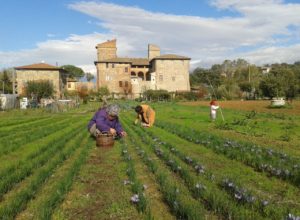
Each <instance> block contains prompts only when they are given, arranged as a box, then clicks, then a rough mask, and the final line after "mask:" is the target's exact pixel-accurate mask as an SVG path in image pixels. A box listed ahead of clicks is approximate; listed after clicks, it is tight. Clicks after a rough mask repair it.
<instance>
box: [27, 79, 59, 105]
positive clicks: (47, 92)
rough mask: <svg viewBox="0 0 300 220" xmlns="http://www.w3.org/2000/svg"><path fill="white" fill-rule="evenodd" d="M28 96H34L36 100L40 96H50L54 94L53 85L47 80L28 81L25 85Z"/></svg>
mask: <svg viewBox="0 0 300 220" xmlns="http://www.w3.org/2000/svg"><path fill="white" fill-rule="evenodd" d="M25 91H26V95H27V96H28V97H36V98H37V100H38V102H39V101H40V99H41V98H50V97H52V96H53V94H54V92H55V91H54V86H53V84H52V83H51V82H50V81H49V80H41V81H29V82H27V85H26V86H25Z"/></svg>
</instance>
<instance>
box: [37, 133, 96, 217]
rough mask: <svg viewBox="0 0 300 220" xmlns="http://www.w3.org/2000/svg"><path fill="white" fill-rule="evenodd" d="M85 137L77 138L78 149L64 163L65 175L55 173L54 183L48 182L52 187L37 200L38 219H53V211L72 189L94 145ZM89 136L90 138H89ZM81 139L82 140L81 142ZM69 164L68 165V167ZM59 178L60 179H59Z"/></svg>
mask: <svg viewBox="0 0 300 220" xmlns="http://www.w3.org/2000/svg"><path fill="white" fill-rule="evenodd" d="M84 136H85V137H81V139H79V140H77V143H78V149H76V152H75V153H74V154H73V155H72V156H71V157H70V158H69V160H68V161H65V162H64V163H63V166H62V169H63V170H66V171H63V175H62V174H61V175H59V176H58V177H56V176H57V175H58V174H56V173H55V174H54V180H53V182H54V184H52V185H51V183H49V184H48V183H47V186H48V185H51V186H48V187H49V188H50V189H49V190H48V191H47V193H45V192H44V191H43V195H42V199H41V200H37V201H35V204H36V210H35V213H34V214H33V215H34V216H36V217H37V218H38V219H45V220H46V219H49V220H50V219H52V214H53V211H54V209H55V208H56V207H58V206H59V204H60V203H61V202H62V201H63V200H64V198H65V196H66V194H67V193H68V191H69V190H70V189H71V186H72V184H73V181H74V178H75V176H76V175H77V174H78V172H79V170H80V168H81V166H82V165H83V164H84V163H85V161H86V158H87V156H88V153H89V151H90V149H91V147H92V146H93V144H94V143H93V142H91V139H90V138H89V137H88V136H87V135H86V134H85V135H84ZM88 138H89V140H88ZM80 140H82V141H81V142H80ZM66 166H67V167H66ZM57 178H59V179H57ZM45 194H46V195H45Z"/></svg>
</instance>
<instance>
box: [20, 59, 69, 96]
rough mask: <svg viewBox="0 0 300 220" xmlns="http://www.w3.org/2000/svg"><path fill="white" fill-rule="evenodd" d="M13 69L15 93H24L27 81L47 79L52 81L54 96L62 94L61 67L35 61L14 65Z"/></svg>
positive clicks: (62, 71)
mask: <svg viewBox="0 0 300 220" xmlns="http://www.w3.org/2000/svg"><path fill="white" fill-rule="evenodd" d="M15 70H16V75H15V88H16V92H17V94H19V95H25V87H26V83H27V82H28V81H41V80H49V81H50V82H52V83H53V87H54V91H55V98H60V97H61V96H62V92H63V88H64V84H63V73H64V70H63V69H61V68H59V67H56V66H51V65H49V64H46V63H37V64H32V65H27V66H19V67H15Z"/></svg>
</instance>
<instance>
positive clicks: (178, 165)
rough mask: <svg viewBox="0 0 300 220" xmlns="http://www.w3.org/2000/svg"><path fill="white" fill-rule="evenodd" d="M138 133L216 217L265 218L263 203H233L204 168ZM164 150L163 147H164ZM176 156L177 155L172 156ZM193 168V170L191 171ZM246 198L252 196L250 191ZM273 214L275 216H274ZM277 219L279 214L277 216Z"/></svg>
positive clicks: (257, 200) (139, 131) (258, 201)
mask: <svg viewBox="0 0 300 220" xmlns="http://www.w3.org/2000/svg"><path fill="white" fill-rule="evenodd" d="M135 132H137V134H138V135H139V136H141V137H143V138H142V140H143V141H144V143H145V144H148V146H149V148H151V149H152V151H153V152H154V153H155V154H156V155H157V156H158V157H159V158H160V159H161V160H162V161H163V162H164V163H165V164H166V165H167V166H168V167H169V168H170V169H171V170H172V171H173V172H174V173H176V174H178V175H179V176H180V177H181V178H182V180H183V181H184V182H185V185H186V186H187V188H188V189H189V191H190V193H191V195H192V196H193V197H194V198H195V199H197V200H200V201H202V202H203V203H204V204H205V206H206V207H207V209H209V210H212V211H213V212H215V213H216V214H219V215H221V216H223V217H224V218H233V219H236V218H242V217H244V218H246V217H249V216H252V217H253V218H255V219H260V218H263V217H262V216H264V213H261V210H260V208H261V204H262V203H261V202H260V200H259V199H255V201H251V202H250V201H249V202H248V203H241V201H239V200H234V199H232V197H231V196H230V195H228V193H227V192H226V191H224V190H222V187H220V186H219V185H218V182H216V179H217V178H216V177H215V176H214V175H212V174H211V173H210V172H209V171H207V170H206V169H205V168H204V166H203V165H201V164H200V163H199V162H197V161H196V160H193V159H191V158H190V157H186V156H184V157H179V158H180V159H181V161H179V160H177V159H176V157H177V158H178V155H181V156H183V154H182V153H180V152H179V151H178V150H177V149H176V148H175V147H172V148H168V147H166V146H165V145H163V144H161V143H163V142H161V141H159V139H157V138H153V137H151V136H149V135H148V134H147V133H148V132H147V133H145V132H143V131H142V130H140V129H138V128H136V129H135ZM162 147H163V148H162ZM172 155H175V156H172ZM189 166H191V168H192V169H190V168H189ZM247 196H250V194H249V193H248V192H247ZM273 215H275V214H274V213H273ZM276 216H278V215H276Z"/></svg>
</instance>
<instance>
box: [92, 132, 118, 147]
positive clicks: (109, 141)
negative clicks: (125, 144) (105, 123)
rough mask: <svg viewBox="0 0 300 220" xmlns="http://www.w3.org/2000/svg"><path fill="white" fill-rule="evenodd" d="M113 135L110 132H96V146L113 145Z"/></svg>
mask: <svg viewBox="0 0 300 220" xmlns="http://www.w3.org/2000/svg"><path fill="white" fill-rule="evenodd" d="M114 143H115V141H114V137H113V135H112V134H98V135H97V137H96V145H97V147H113V146H114Z"/></svg>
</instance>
